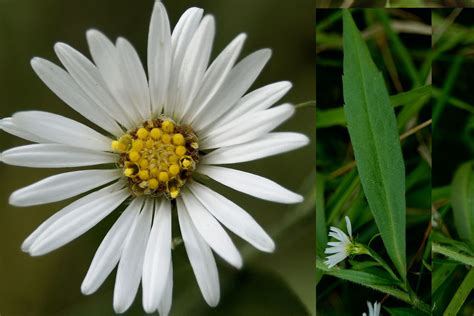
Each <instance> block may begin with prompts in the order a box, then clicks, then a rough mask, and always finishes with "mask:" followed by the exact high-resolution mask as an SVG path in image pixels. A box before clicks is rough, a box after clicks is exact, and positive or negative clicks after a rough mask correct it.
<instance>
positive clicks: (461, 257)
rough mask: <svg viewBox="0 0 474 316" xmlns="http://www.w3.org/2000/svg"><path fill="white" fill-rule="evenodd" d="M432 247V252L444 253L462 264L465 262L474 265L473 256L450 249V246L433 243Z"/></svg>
mask: <svg viewBox="0 0 474 316" xmlns="http://www.w3.org/2000/svg"><path fill="white" fill-rule="evenodd" d="M432 249H433V252H434V253H439V254H442V255H444V256H446V257H449V258H451V259H453V260H456V261H458V262H461V263H463V264H467V265H470V266H472V267H474V257H471V256H468V255H465V254H462V253H460V252H458V251H457V250H455V249H452V248H450V247H447V246H442V245H440V244H436V243H433V248H432Z"/></svg>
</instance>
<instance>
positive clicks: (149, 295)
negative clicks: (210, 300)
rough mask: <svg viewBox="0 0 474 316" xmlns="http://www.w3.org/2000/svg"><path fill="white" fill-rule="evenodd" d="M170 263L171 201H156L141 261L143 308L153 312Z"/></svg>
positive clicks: (162, 291) (159, 298)
mask: <svg viewBox="0 0 474 316" xmlns="http://www.w3.org/2000/svg"><path fill="white" fill-rule="evenodd" d="M170 263H171V203H170V202H169V201H168V200H166V199H164V198H163V199H161V201H160V202H158V201H156V204H155V216H154V219H153V228H152V229H151V233H150V237H149V239H148V244H147V247H146V252H145V259H144V262H143V275H142V287H143V309H144V310H145V312H147V313H153V312H154V311H155V310H156V309H157V308H158V305H159V303H160V301H161V299H162V297H163V294H164V292H165V290H166V284H167V283H166V282H167V281H168V275H167V273H168V272H169V269H170V266H169V265H170Z"/></svg>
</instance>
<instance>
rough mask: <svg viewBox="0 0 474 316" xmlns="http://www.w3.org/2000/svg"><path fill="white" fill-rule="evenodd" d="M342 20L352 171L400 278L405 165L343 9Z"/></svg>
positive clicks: (378, 86)
mask: <svg viewBox="0 0 474 316" xmlns="http://www.w3.org/2000/svg"><path fill="white" fill-rule="evenodd" d="M343 21H344V27H343V37H344V77H343V87H344V102H345V105H344V111H345V114H346V119H347V124H348V128H349V134H350V137H351V141H352V145H353V148H354V154H355V160H356V162H357V170H358V172H359V175H360V180H361V183H362V187H363V189H364V193H365V196H366V197H367V201H368V203H369V207H370V210H371V212H372V214H373V216H374V218H375V222H376V224H377V227H378V229H379V231H380V234H381V237H382V240H383V242H384V245H385V248H386V249H387V253H388V255H389V256H390V258H391V259H392V261H393V263H394V265H395V267H396V268H397V270H398V272H399V273H400V275H401V276H402V278H404V279H405V278H406V256H405V226H406V224H405V221H406V220H405V165H404V162H403V157H402V151H401V146H400V141H399V136H398V132H397V125H396V117H395V112H394V110H393V108H392V106H391V104H390V99H389V95H388V92H387V88H386V87H385V83H384V79H383V77H382V74H381V73H380V72H379V71H378V69H377V67H376V66H375V64H374V62H373V61H372V59H371V56H370V53H369V50H368V48H367V46H366V44H365V42H364V41H363V39H362V37H361V35H360V32H359V30H358V29H357V27H356V25H355V23H354V20H353V19H352V17H351V15H350V13H349V11H345V12H344V13H343Z"/></svg>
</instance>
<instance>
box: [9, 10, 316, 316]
mask: <svg viewBox="0 0 474 316" xmlns="http://www.w3.org/2000/svg"><path fill="white" fill-rule="evenodd" d="M214 32H215V26H214V18H213V17H212V16H210V15H207V16H204V17H203V10H202V9H199V8H190V9H189V10H187V11H186V12H185V13H184V14H183V15H182V16H181V18H180V19H179V21H178V23H177V25H176V27H175V28H174V30H173V32H171V30H170V23H169V20H168V16H167V13H166V10H165V8H164V6H163V4H162V3H161V2H159V1H157V2H156V3H155V6H154V9H153V13H152V18H151V24H150V31H149V36H148V56H147V57H148V60H147V66H148V76H147V74H146V72H145V70H144V68H143V66H142V64H141V61H140V59H139V56H138V54H137V52H136V51H135V49H134V48H133V47H132V45H131V44H130V43H129V42H128V41H127V40H125V39H123V38H118V40H117V41H116V42H115V43H113V42H111V41H110V40H109V39H108V38H107V37H106V36H105V35H103V34H102V33H100V32H99V31H96V30H90V31H88V32H87V40H88V44H89V48H90V53H91V56H92V60H93V62H94V63H92V62H91V61H90V60H89V59H87V58H86V57H85V56H84V55H82V54H81V53H79V52H78V51H76V50H75V49H73V48H71V47H70V46H68V45H66V44H63V43H58V44H56V45H55V47H54V49H55V52H56V54H57V55H58V57H59V59H60V61H61V62H62V64H63V65H64V67H65V68H66V70H64V69H62V68H61V67H58V66H57V65H55V64H53V63H51V62H49V61H47V60H44V59H41V58H33V60H32V61H31V64H32V67H33V69H34V70H35V72H36V73H37V74H38V76H39V77H40V78H41V79H42V80H43V81H44V83H45V84H46V85H47V86H48V87H49V88H50V89H51V90H52V91H53V92H54V93H55V94H56V95H57V96H58V97H59V98H61V99H62V100H63V101H64V102H65V103H67V104H68V105H69V106H71V107H72V108H73V109H74V110H76V111H77V112H79V113H80V114H81V115H83V116H84V117H85V118H87V119H88V120H89V121H91V122H92V123H93V124H95V125H96V126H97V127H99V128H100V130H98V131H96V130H94V129H92V128H90V127H88V126H86V125H83V124H81V123H78V122H76V121H73V120H71V119H68V118H65V117H63V116H60V115H56V114H52V113H46V112H39V111H27V112H19V113H15V114H14V115H13V116H12V117H11V118H4V119H2V120H1V121H0V128H1V129H2V130H4V131H5V132H8V133H10V134H13V135H16V136H19V137H21V138H24V139H26V140H29V141H32V142H35V143H37V144H32V145H26V146H21V147H17V148H12V149H10V150H7V151H5V152H3V153H2V154H1V156H0V158H1V161H3V162H4V163H7V164H11V165H17V166H25V167H35V168H65V167H84V166H93V165H102V164H103V165H109V166H110V168H108V169H104V168H98V169H91V170H81V171H73V172H67V173H62V174H59V175H55V176H51V177H49V178H46V179H44V180H41V181H39V182H37V183H34V184H32V185H30V186H27V187H25V188H23V189H20V190H17V191H15V192H14V193H13V194H12V195H11V197H10V203H11V204H12V205H15V206H31V205H40V204H45V203H51V202H56V201H61V200H65V199H68V198H71V197H74V196H77V195H79V194H82V193H86V192H89V191H93V192H89V193H88V194H87V195H85V196H84V197H82V198H79V199H78V200H76V201H75V202H73V203H72V204H70V205H68V206H66V207H65V208H63V209H62V210H60V211H59V212H57V213H56V214H54V215H53V216H52V217H50V218H49V219H48V220H46V221H45V222H44V223H43V224H42V225H41V226H39V228H38V229H37V230H35V231H34V232H33V233H32V234H31V235H30V236H29V237H28V238H27V239H26V240H25V242H24V243H23V245H22V249H23V250H24V251H25V252H28V253H30V254H31V255H32V256H39V255H43V254H46V253H48V252H51V251H53V250H55V249H57V248H59V247H61V246H63V245H64V244H66V243H68V242H70V241H71V240H73V239H75V238H77V237H79V236H80V235H82V234H83V233H85V232H86V231H87V230H89V229H90V228H92V227H93V226H94V225H96V224H97V223H98V222H100V221H101V220H102V219H103V218H105V217H106V216H107V215H109V214H110V213H112V212H113V211H114V210H115V209H117V208H118V207H119V206H120V205H121V204H124V203H126V204H127V207H126V209H125V211H124V212H123V213H122V214H121V215H120V217H119V218H118V220H117V221H116V223H115V224H114V225H113V226H112V228H111V229H110V231H109V232H108V233H107V235H106V236H105V238H104V240H103V241H102V243H101V245H100V246H99V248H98V250H97V252H96V254H95V256H94V259H93V260H92V263H91V266H90V268H89V271H88V272H87V275H86V277H85V279H84V281H83V283H82V286H81V290H82V292H83V293H84V294H91V293H93V292H95V291H96V290H97V289H98V288H99V287H100V286H101V284H102V283H103V282H104V280H105V279H106V278H107V276H108V275H109V274H110V273H111V272H112V270H113V269H114V268H115V266H117V265H118V269H117V277H116V281H115V289H114V298H113V306H114V309H115V311H116V312H118V313H123V312H124V311H126V310H127V309H128V308H129V307H130V305H131V304H132V302H133V300H134V298H135V296H136V294H137V291H138V288H139V286H140V281H141V284H142V288H143V308H144V310H145V311H146V312H147V313H152V312H155V311H159V313H160V314H161V315H167V314H168V313H169V311H170V308H171V301H172V287H173V277H172V275H173V267H172V256H171V252H172V251H171V246H172V232H171V227H172V225H171V222H172V210H174V209H176V211H177V217H178V220H179V225H180V230H181V234H182V239H183V241H184V246H185V248H186V251H187V254H188V257H189V260H190V263H191V266H192V268H193V270H194V274H195V276H196V280H197V283H198V285H199V287H200V289H201V292H202V295H203V297H204V299H205V300H206V302H207V303H208V304H209V305H210V306H215V305H217V303H218V301H219V297H220V290H219V279H218V272H217V267H216V262H215V259H214V255H213V252H212V251H214V252H215V253H217V254H218V255H219V256H221V257H222V258H223V259H224V260H226V261H227V262H229V263H230V264H231V265H233V266H235V267H237V268H240V267H241V266H242V258H241V255H240V253H239V251H238V250H237V248H236V247H235V245H234V243H233V242H232V240H231V239H230V237H229V235H228V234H227V232H226V231H225V230H224V228H223V227H222V225H224V226H225V227H227V229H229V230H230V231H232V232H234V233H235V234H236V235H238V236H240V237H241V238H243V239H244V240H246V241H247V242H249V243H250V244H252V245H253V246H254V247H256V248H257V249H259V250H261V251H265V252H272V251H273V250H274V248H275V245H274V242H273V241H272V239H271V238H270V236H268V234H267V233H265V231H264V230H263V229H262V228H261V227H260V226H259V225H258V224H257V222H256V221H255V220H254V219H253V218H252V217H251V216H250V215H249V214H248V213H247V212H245V211H244V210H243V209H242V208H240V207H239V206H238V205H237V204H235V203H234V202H232V201H230V200H228V199H227V198H225V197H224V196H222V195H220V194H218V193H217V192H215V191H213V190H211V189H209V188H208V187H207V186H205V185H203V184H201V183H200V182H199V181H198V180H197V179H195V176H196V175H197V174H200V175H204V176H207V177H209V178H211V179H213V180H215V181H218V182H220V183H222V184H224V185H226V186H228V187H230V188H233V189H235V190H237V191H241V192H243V193H246V194H249V195H252V196H255V197H257V198H260V199H264V200H268V201H274V202H279V203H288V204H291V203H299V202H301V201H302V199H303V198H302V197H301V196H300V195H298V194H296V193H293V192H291V191H289V190H287V189H285V188H283V187H282V186H280V185H278V184H277V183H275V182H273V181H271V180H268V179H266V178H263V177H260V176H258V175H254V174H251V173H248V172H243V171H238V170H235V169H231V168H225V167H221V166H216V165H221V164H224V165H225V164H232V163H239V162H245V161H251V160H256V159H260V158H264V157H268V156H272V155H276V154H279V153H283V152H287V151H290V150H294V149H296V148H299V147H302V146H304V145H306V144H307V143H308V138H307V137H306V136H304V135H301V134H298V133H290V132H278V133H276V132H271V131H272V130H273V129H274V128H276V127H277V126H278V125H280V124H281V123H282V122H284V121H285V120H287V119H288V118H289V117H291V115H292V114H293V113H294V107H293V106H292V105H291V104H283V105H279V106H275V107H272V105H274V104H275V103H276V102H278V100H279V99H280V98H282V97H283V96H284V95H285V94H286V92H287V91H288V90H289V89H290V88H291V84H290V83H289V82H278V83H274V84H270V85H267V86H264V87H262V88H259V89H257V90H255V91H253V92H250V93H247V94H245V93H246V91H247V90H248V89H249V88H250V86H251V85H252V83H253V82H254V81H255V79H256V78H257V76H258V75H259V73H260V71H261V70H262V68H263V67H264V65H265V64H266V62H267V61H268V59H269V58H270V50H268V49H262V50H259V51H257V52H255V53H253V54H250V55H249V56H247V57H245V58H244V59H242V60H241V61H240V62H238V63H236V61H237V58H238V55H239V53H240V50H241V48H242V45H243V43H244V40H245V37H246V36H245V35H244V34H241V35H239V36H237V37H236V38H235V39H234V40H233V41H232V42H231V43H230V44H229V45H228V46H227V47H226V48H225V49H224V50H223V51H222V53H220V55H218V57H217V58H216V59H215V60H214V61H213V62H212V63H211V64H210V65H208V64H209V59H210V54H211V48H212V43H213V39H214ZM100 187H102V188H100ZM99 188H100V189H99Z"/></svg>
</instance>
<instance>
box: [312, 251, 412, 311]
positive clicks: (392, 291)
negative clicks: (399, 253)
mask: <svg viewBox="0 0 474 316" xmlns="http://www.w3.org/2000/svg"><path fill="white" fill-rule="evenodd" d="M316 267H317V268H318V269H320V270H322V271H324V274H326V275H331V276H334V277H336V278H340V279H342V280H347V281H351V282H354V283H357V284H360V285H364V286H367V287H369V288H371V289H374V290H377V291H380V292H383V293H386V294H389V295H392V296H393V297H396V298H398V299H400V300H402V301H404V302H407V303H410V304H411V300H410V297H409V295H408V294H407V293H406V292H404V291H402V290H399V289H398V288H397V287H395V284H396V281H395V280H392V279H388V278H384V277H380V276H377V275H374V274H373V273H367V272H363V271H356V270H348V269H338V268H333V269H328V267H326V265H325V264H324V263H322V262H321V260H316Z"/></svg>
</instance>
